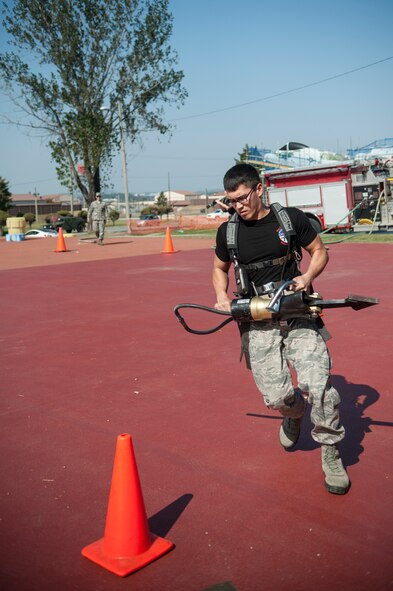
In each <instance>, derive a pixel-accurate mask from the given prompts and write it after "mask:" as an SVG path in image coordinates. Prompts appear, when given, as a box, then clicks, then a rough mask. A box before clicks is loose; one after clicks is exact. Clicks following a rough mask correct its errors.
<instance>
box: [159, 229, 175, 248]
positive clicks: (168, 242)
mask: <svg viewBox="0 0 393 591" xmlns="http://www.w3.org/2000/svg"><path fill="white" fill-rule="evenodd" d="M172 252H179V251H178V250H175V249H174V248H173V243H172V236H171V230H170V228H169V227H168V228H167V229H166V235H165V244H164V250H162V251H161V253H162V254H171V253H172Z"/></svg>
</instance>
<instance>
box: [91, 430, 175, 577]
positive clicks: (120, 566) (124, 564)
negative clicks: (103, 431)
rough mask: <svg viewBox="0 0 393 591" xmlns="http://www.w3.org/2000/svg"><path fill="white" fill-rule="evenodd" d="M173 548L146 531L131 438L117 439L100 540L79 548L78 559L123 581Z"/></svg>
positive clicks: (125, 434)
mask: <svg viewBox="0 0 393 591" xmlns="http://www.w3.org/2000/svg"><path fill="white" fill-rule="evenodd" d="M173 547H174V544H173V543H172V542H170V541H169V540H166V539H165V538H160V537H158V536H155V535H154V534H151V533H150V532H149V530H148V524H147V517H146V510H145V505H144V502H143V496H142V490H141V485H140V482H139V476H138V469H137V466H136V461H135V455H134V451H133V448H132V440H131V436H130V435H128V434H127V433H124V434H122V435H119V436H118V437H117V445H116V454H115V461H114V465H113V474H112V484H111V490H110V494H109V502H108V512H107V516H106V525H105V533H104V537H103V538H101V539H100V540H97V541H96V542H93V543H92V544H89V545H88V546H86V547H85V548H83V550H82V555H83V556H85V557H86V558H89V559H90V560H92V561H93V562H95V563H97V564H99V565H100V566H103V567H104V568H106V569H107V570H109V571H111V572H113V573H115V574H116V575H119V576H120V577H125V576H127V575H129V574H130V573H132V572H134V571H136V570H139V569H140V568H142V567H144V566H146V565H147V564H149V563H150V562H153V560H156V559H157V558H159V557H160V556H162V555H163V554H165V553H166V552H169V550H171V549H172V548H173Z"/></svg>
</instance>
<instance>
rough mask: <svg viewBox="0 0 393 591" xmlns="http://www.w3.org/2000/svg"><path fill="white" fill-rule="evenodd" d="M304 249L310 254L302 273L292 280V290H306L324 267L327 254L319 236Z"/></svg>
mask: <svg viewBox="0 0 393 591" xmlns="http://www.w3.org/2000/svg"><path fill="white" fill-rule="evenodd" d="M304 250H306V251H307V252H308V254H309V255H310V257H311V258H310V262H309V265H308V268H307V270H306V271H305V273H303V275H300V276H299V277H295V278H294V280H293V285H294V291H301V290H307V289H308V288H309V287H310V285H311V283H312V281H313V280H314V279H315V277H318V275H320V274H321V273H322V271H323V270H324V268H325V267H326V265H327V263H328V260H329V255H328V252H327V250H326V248H325V246H324V244H323V242H322V240H321V238H320V236H317V237H316V238H315V239H314V240H313V241H312V242H310V244H309V245H308V246H305V247H304Z"/></svg>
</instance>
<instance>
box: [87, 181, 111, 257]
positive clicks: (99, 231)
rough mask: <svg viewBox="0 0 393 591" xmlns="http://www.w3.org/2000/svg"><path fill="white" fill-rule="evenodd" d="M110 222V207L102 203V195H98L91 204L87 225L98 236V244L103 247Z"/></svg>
mask: <svg viewBox="0 0 393 591" xmlns="http://www.w3.org/2000/svg"><path fill="white" fill-rule="evenodd" d="M107 221H108V206H107V204H106V203H103V202H102V197H101V193H96V200H95V201H93V202H92V203H91V204H90V207H89V211H88V212H87V223H88V225H89V226H90V227H91V228H92V230H93V232H95V234H96V236H97V239H98V240H97V242H98V244H99V245H100V246H102V243H103V240H104V232H105V225H106V222H107Z"/></svg>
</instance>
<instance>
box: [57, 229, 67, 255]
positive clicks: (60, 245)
mask: <svg viewBox="0 0 393 591" xmlns="http://www.w3.org/2000/svg"><path fill="white" fill-rule="evenodd" d="M55 252H68V251H67V248H66V245H65V240H64V236H63V228H59V235H58V237H57V244H56V250H55Z"/></svg>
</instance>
